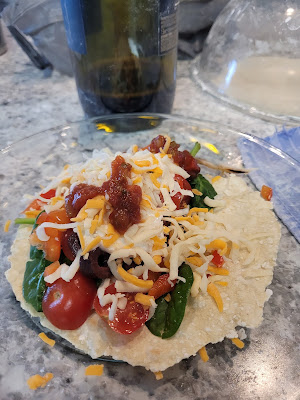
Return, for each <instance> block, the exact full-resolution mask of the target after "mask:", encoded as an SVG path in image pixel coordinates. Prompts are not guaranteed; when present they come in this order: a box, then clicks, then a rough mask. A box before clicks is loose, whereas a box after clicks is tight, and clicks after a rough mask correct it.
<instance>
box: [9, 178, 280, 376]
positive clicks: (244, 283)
mask: <svg viewBox="0 0 300 400" xmlns="http://www.w3.org/2000/svg"><path fill="white" fill-rule="evenodd" d="M214 187H215V189H216V190H217V192H218V194H220V195H222V198H223V200H224V201H225V202H226V207H224V208H221V209H220V210H219V211H218V212H216V213H214V214H211V215H210V216H209V218H211V219H214V218H217V219H218V223H219V224H220V225H221V226H222V227H225V228H226V229H227V230H228V231H229V232H234V235H235V236H236V237H239V238H240V239H241V240H242V241H243V243H244V244H245V246H241V247H240V248H233V249H232V251H231V254H230V258H231V260H228V261H227V263H226V268H227V269H228V270H229V271H230V274H229V276H226V277H221V278H222V279H220V280H223V281H224V280H226V281H227V282H228V286H226V287H222V286H219V285H218V289H219V291H220V294H221V297H222V299H223V303H224V310H223V312H222V313H220V312H219V311H218V308H217V306H216V303H215V302H214V300H213V299H212V297H210V296H209V295H208V294H207V293H203V292H200V293H199V294H198V296H197V297H195V298H192V297H189V299H188V304H187V308H186V312H185V316H184V319H183V322H182V324H181V326H180V328H179V330H178V331H177V333H176V334H175V335H174V336H173V337H171V338H170V339H161V338H159V337H156V336H154V335H153V334H151V332H150V331H149V330H148V328H147V327H146V326H143V327H142V328H141V329H140V330H138V331H137V332H135V333H133V334H131V335H121V334H118V333H116V332H114V331H112V330H111V329H110V327H109V326H108V325H107V324H106V322H104V321H103V320H102V319H101V318H99V317H98V315H97V314H96V313H93V314H92V315H91V316H90V317H89V318H88V320H87V321H86V322H85V323H84V324H83V325H82V326H81V327H80V328H79V329H76V330H74V331H62V330H59V329H57V328H55V327H54V326H53V325H52V324H51V323H50V322H49V321H48V320H47V319H46V318H45V316H44V314H43V313H38V312H36V311H35V310H34V309H33V308H32V307H31V306H30V305H29V304H27V303H26V302H25V301H24V298H23V295H22V282H23V275H24V271H25V264H26V261H27V259H28V254H29V241H28V237H29V234H30V228H28V227H20V228H19V230H18V233H17V237H16V239H15V241H14V243H13V245H12V248H11V256H10V258H9V259H10V263H11V268H10V269H9V270H8V271H7V272H6V277H7V279H8V281H9V282H10V284H11V286H12V289H13V291H14V293H15V296H16V298H17V300H18V301H20V303H21V307H22V308H23V309H24V310H26V311H28V312H29V313H30V314H31V315H32V316H34V317H39V318H40V322H41V324H42V325H43V326H45V327H46V328H49V329H50V330H52V331H53V332H55V333H56V334H58V335H59V336H61V337H63V338H65V339H66V340H68V341H69V342H70V343H72V344H73V345H74V346H75V347H76V348H77V349H79V350H81V351H83V352H85V353H87V354H89V355H90V356H91V357H92V358H97V357H100V356H112V357H113V358H114V359H118V360H124V361H126V362H128V363H129V364H131V365H133V366H143V367H145V368H146V369H149V370H151V371H153V372H157V371H163V370H165V369H166V368H168V367H170V366H172V365H174V364H176V363H178V362H180V361H181V360H182V359H185V358H188V357H190V356H191V355H195V354H196V353H197V351H198V350H199V349H200V348H202V347H203V346H205V345H207V344H208V343H217V342H220V341H222V340H223V339H224V338H225V337H229V338H233V337H237V333H236V331H235V328H236V327H237V326H245V327H249V328H255V327H257V326H258V325H259V324H260V323H261V322H262V316H263V306H264V303H265V301H267V300H268V298H269V294H270V293H271V291H268V290H266V287H267V286H268V285H269V284H270V283H271V281H272V277H273V267H274V265H275V261H276V255H277V250H278V244H279V240H280V225H279V222H278V221H277V219H276V217H275V215H274V213H273V211H272V204H271V203H270V202H267V201H265V200H263V199H262V198H261V197H260V194H259V192H256V191H253V190H252V189H250V188H249V187H248V186H247V184H246V183H245V182H244V181H243V180H242V179H241V178H239V177H236V176H230V177H228V178H224V179H220V180H219V181H217V182H216V183H215V184H214ZM249 250H250V251H249ZM216 279H218V278H216Z"/></svg>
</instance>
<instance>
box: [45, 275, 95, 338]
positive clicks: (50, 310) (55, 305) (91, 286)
mask: <svg viewBox="0 0 300 400" xmlns="http://www.w3.org/2000/svg"><path fill="white" fill-rule="evenodd" d="M96 293H97V286H96V283H95V282H94V281H93V280H91V279H89V278H87V277H86V276H84V275H82V274H81V273H80V272H77V273H76V275H75V276H74V278H73V279H72V280H71V281H70V282H66V281H64V280H63V279H58V280H57V281H55V282H54V283H53V284H52V285H51V286H49V287H48V288H47V290H46V292H45V295H44V298H43V302H42V307H43V313H44V314H45V316H46V318H47V319H48V320H49V321H50V322H51V323H52V324H53V325H54V326H55V327H56V328H58V329H66V330H73V329H77V328H79V327H80V326H81V325H82V324H83V323H84V322H85V321H86V319H87V318H88V316H89V315H90V311H91V309H92V305H93V301H94V298H95V296H96Z"/></svg>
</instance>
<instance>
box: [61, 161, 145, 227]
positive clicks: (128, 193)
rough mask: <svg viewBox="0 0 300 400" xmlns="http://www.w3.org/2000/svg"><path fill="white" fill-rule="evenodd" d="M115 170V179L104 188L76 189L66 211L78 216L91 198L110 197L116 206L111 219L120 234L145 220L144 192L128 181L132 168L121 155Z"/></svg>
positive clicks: (82, 185)
mask: <svg viewBox="0 0 300 400" xmlns="http://www.w3.org/2000/svg"><path fill="white" fill-rule="evenodd" d="M111 167H112V174H111V177H110V179H109V180H108V181H106V182H104V183H103V185H102V186H101V187H97V186H94V185H87V184H85V183H80V184H79V185H77V186H75V187H74V188H73V190H72V191H71V193H70V194H69V195H68V196H66V199H65V204H66V211H67V214H68V216H69V217H70V218H73V217H76V215H77V214H78V212H79V211H80V209H81V208H82V207H83V206H84V205H85V203H86V202H87V200H88V199H92V198H94V197H96V196H98V195H105V194H107V195H108V198H109V202H110V204H111V206H112V207H113V211H112V212H111V213H110V216H109V220H110V222H111V224H112V225H113V227H114V228H115V230H116V231H117V232H119V233H120V234H124V233H125V232H126V231H127V229H128V228H129V227H130V226H131V225H133V224H137V223H139V222H140V220H141V210H140V203H141V200H142V189H141V188H140V187H139V186H137V185H129V184H128V179H127V178H129V177H130V174H131V168H132V167H131V165H130V164H128V163H126V162H125V160H124V158H123V157H121V156H117V157H116V158H115V159H114V160H113V162H112V164H111Z"/></svg>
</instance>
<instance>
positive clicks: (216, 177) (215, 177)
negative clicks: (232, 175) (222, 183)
mask: <svg viewBox="0 0 300 400" xmlns="http://www.w3.org/2000/svg"><path fill="white" fill-rule="evenodd" d="M219 179H221V177H220V176H219V175H217V176H214V177H213V178H212V180H211V183H215V182H217V181H218V180H219Z"/></svg>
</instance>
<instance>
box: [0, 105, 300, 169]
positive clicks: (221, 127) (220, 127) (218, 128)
mask: <svg viewBox="0 0 300 400" xmlns="http://www.w3.org/2000/svg"><path fill="white" fill-rule="evenodd" d="M141 117H149V118H151V117H153V118H163V119H165V120H173V121H178V122H181V123H186V124H188V125H192V124H195V125H198V126H200V125H203V124H208V125H213V126H214V129H215V130H216V131H220V132H222V130H223V131H224V130H226V131H228V132H230V133H232V134H234V135H237V136H240V137H241V138H245V139H247V140H249V141H251V142H254V143H256V144H258V145H259V146H262V147H264V148H265V149H267V150H268V151H270V152H272V153H275V154H276V155H277V156H279V157H280V158H282V159H284V160H285V161H287V162H288V163H289V164H291V165H293V166H296V167H298V168H299V169H300V162H299V161H297V160H296V159H294V158H293V157H291V156H290V155H288V154H287V153H285V152H284V151H282V150H281V149H279V148H278V147H276V146H273V145H272V144H270V143H268V142H266V141H265V140H264V139H262V138H259V137H257V136H255V135H252V134H250V133H245V132H241V131H240V130H235V129H233V128H232V127H230V126H228V125H226V124H222V123H219V122H217V121H213V120H205V119H203V120H202V119H200V118H195V117H187V116H183V115H180V114H159V113H128V114H127V113H124V114H110V115H103V116H98V117H94V118H89V119H80V120H77V121H72V122H70V123H66V124H61V125H57V126H53V127H49V128H47V129H44V130H42V131H39V132H36V133H33V134H32V135H29V136H26V137H25V138H23V139H20V140H17V141H15V142H13V143H11V144H10V145H9V146H7V147H5V148H3V149H1V155H2V156H3V155H5V154H6V153H8V152H10V151H12V150H13V149H14V147H15V146H19V145H21V144H22V143H23V142H25V141H27V140H30V139H33V138H34V137H36V136H40V135H43V134H45V133H46V132H49V131H55V132H56V131H62V130H64V129H66V128H67V127H70V126H76V125H79V124H88V123H93V122H96V121H97V122H99V120H101V121H108V120H111V119H112V118H114V120H115V119H126V118H130V119H134V118H141ZM124 135H126V133H124Z"/></svg>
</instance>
